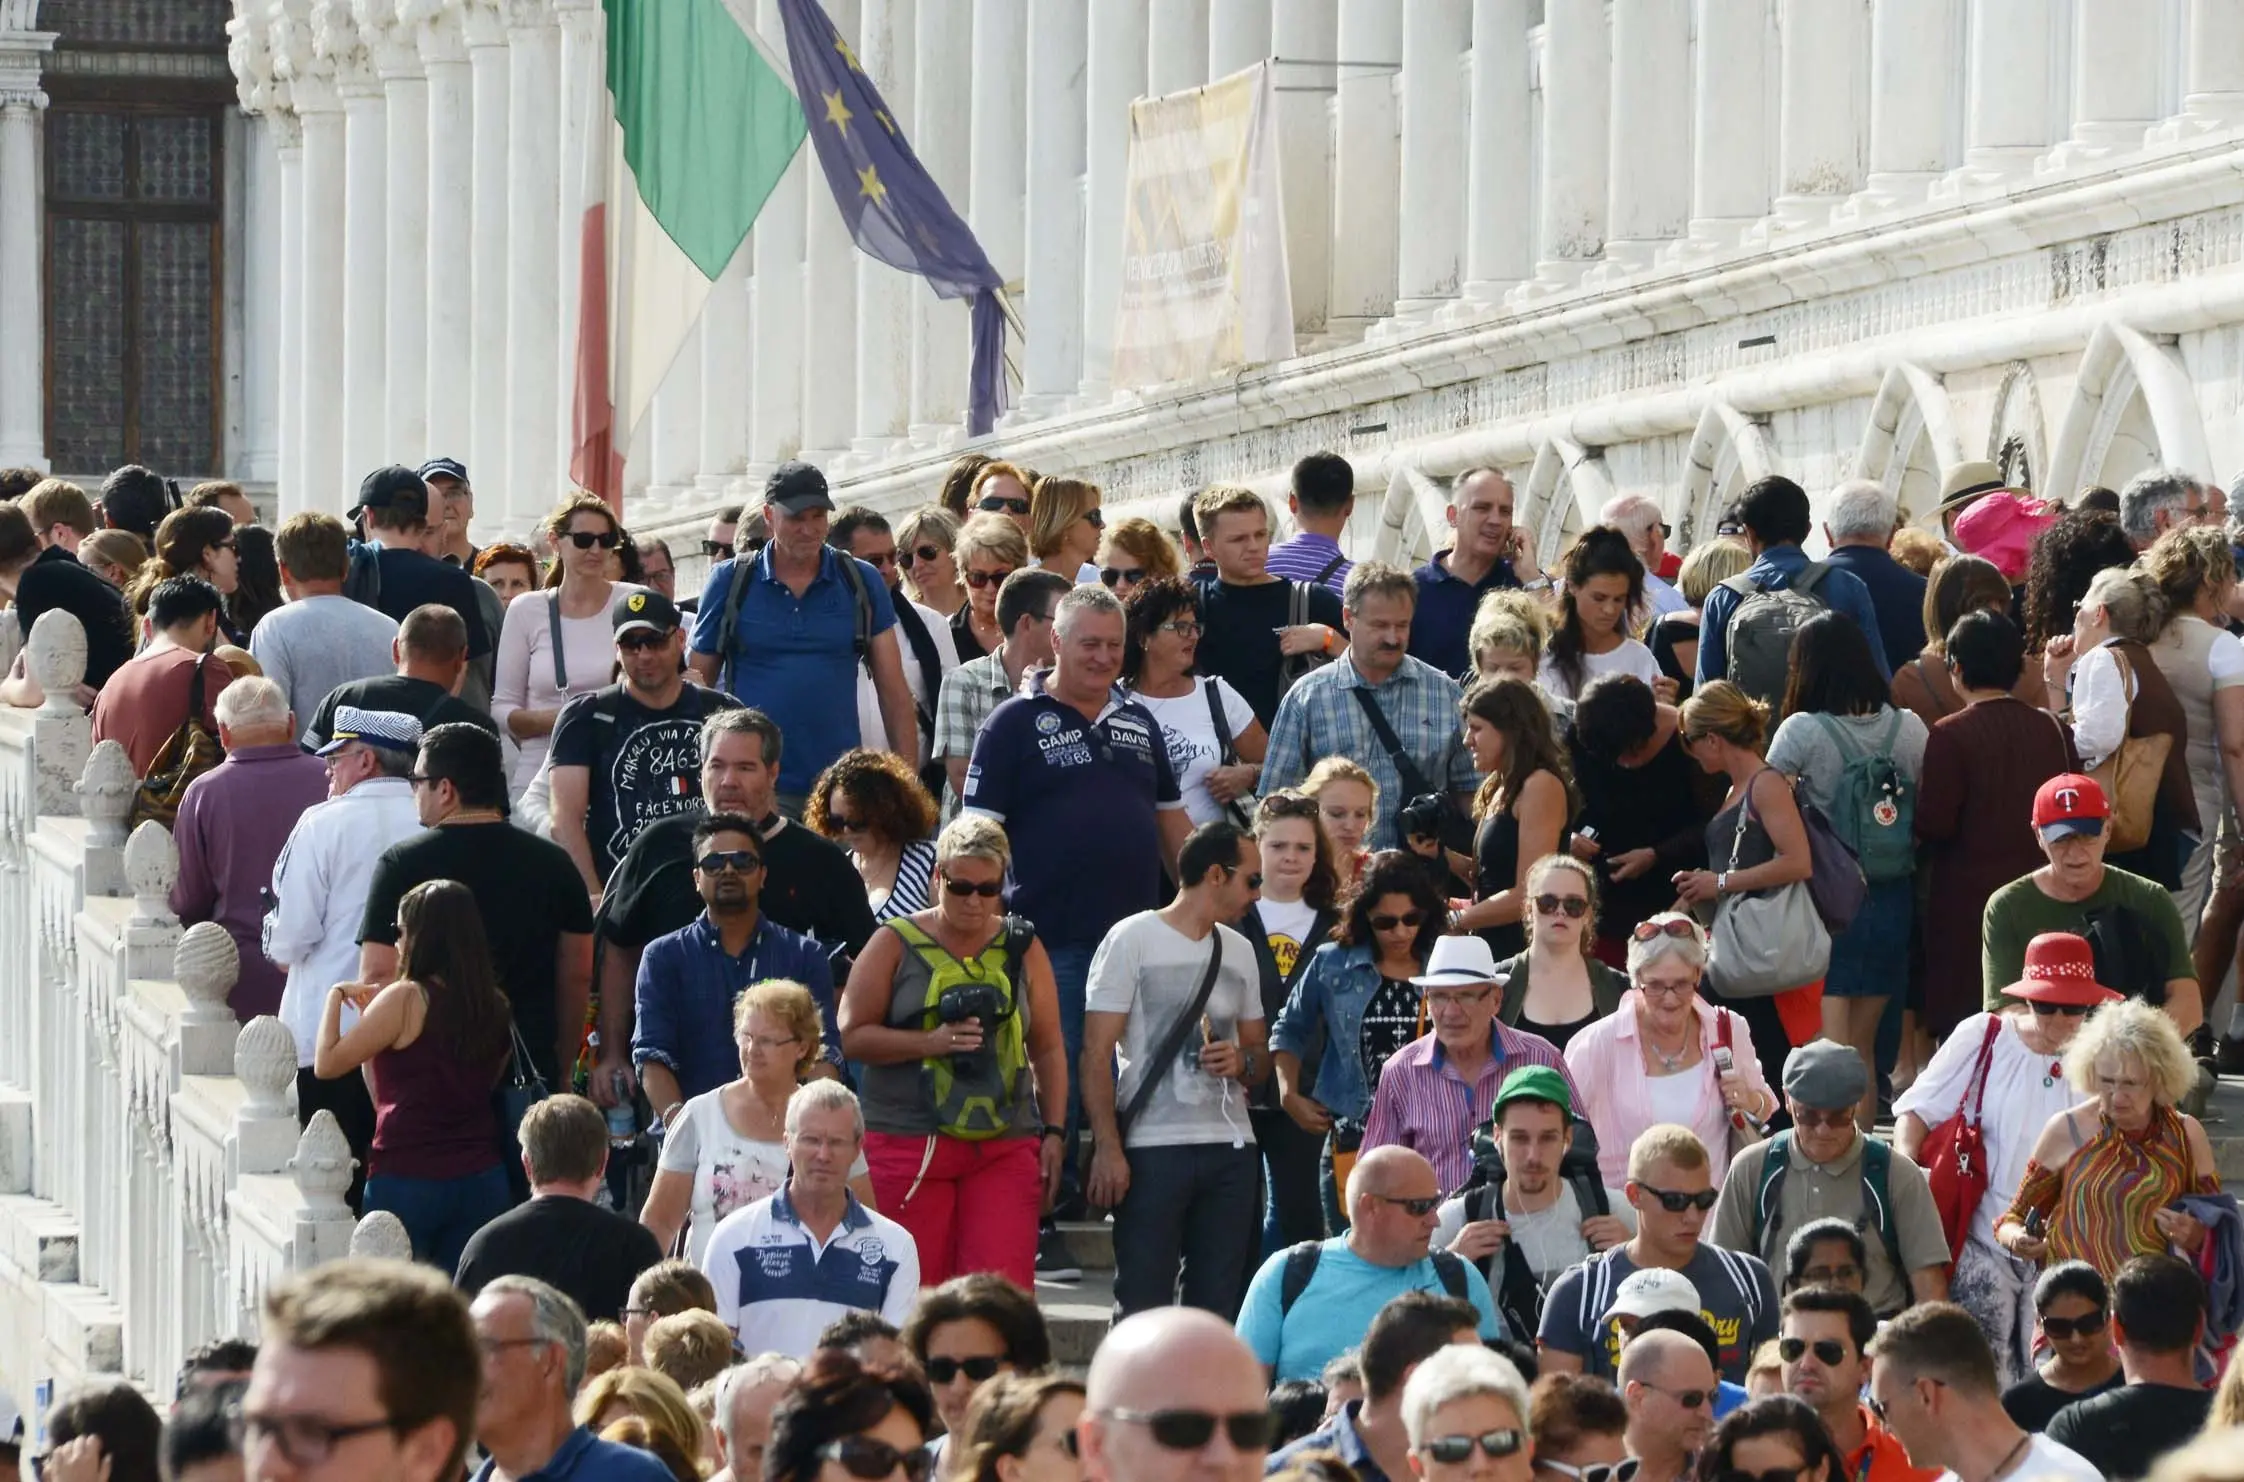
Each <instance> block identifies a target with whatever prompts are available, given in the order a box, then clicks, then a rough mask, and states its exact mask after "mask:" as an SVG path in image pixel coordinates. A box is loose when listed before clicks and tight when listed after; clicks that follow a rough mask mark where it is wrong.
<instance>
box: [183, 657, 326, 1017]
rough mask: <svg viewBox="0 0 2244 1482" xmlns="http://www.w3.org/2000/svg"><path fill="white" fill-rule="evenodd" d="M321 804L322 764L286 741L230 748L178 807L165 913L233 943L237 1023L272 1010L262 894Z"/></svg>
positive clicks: (275, 1006)
mask: <svg viewBox="0 0 2244 1482" xmlns="http://www.w3.org/2000/svg"><path fill="white" fill-rule="evenodd" d="M224 667H225V666H223V665H220V666H219V668H220V670H221V671H223V669H224ZM326 797H327V764H326V763H324V762H322V761H321V760H320V759H319V758H318V757H316V756H307V755H306V754H305V753H304V751H303V750H302V749H301V748H300V747H298V746H297V745H296V743H295V742H293V741H287V742H283V743H281V744H280V745H278V746H244V747H240V748H238V749H237V750H236V751H235V752H234V754H233V755H232V756H229V757H228V758H227V759H226V760H225V761H223V762H220V763H219V764H218V765H217V766H215V767H213V768H211V769H210V770H209V771H208V772H206V773H204V774H203V775H202V776H200V777H198V778H196V779H195V780H194V781H193V782H191V783H189V784H188V786H187V795H186V796H185V797H184V798H182V799H181V800H180V804H179V820H178V822H177V823H176V824H175V825H174V826H173V828H172V837H173V838H174V839H175V840H176V841H177V842H178V844H179V883H178V884H176V885H174V886H172V888H171V908H172V910H173V911H175V912H176V913H178V916H179V919H180V921H181V922H182V923H183V924H185V925H188V926H193V925H194V924H195V923H196V922H198V921H215V922H217V923H218V924H219V925H220V926H223V927H225V928H226V934H227V935H228V936H230V937H232V938H233V939H234V946H235V947H236V948H238V949H239V950H240V952H241V958H242V974H241V978H240V980H239V981H237V982H236V983H235V985H234V991H233V993H232V994H231V995H230V996H229V997H228V1000H227V1001H228V1002H229V1003H230V1004H231V1005H232V1006H233V1010H234V1015H235V1017H236V1018H238V1019H240V1020H241V1021H242V1022H243V1023H245V1024H246V1023H248V1022H249V1021H250V1020H251V1019H254V1018H256V1017H257V1016H258V1015H259V1014H277V1013H279V1012H280V1001H281V989H282V987H283V986H284V985H285V984H286V983H287V982H288V975H287V973H285V972H283V971H282V970H281V969H280V968H277V967H275V966H274V965H273V964H272V963H270V962H267V961H266V960H265V953H264V950H263V940H264V923H265V902H264V892H265V890H266V889H267V888H268V887H269V886H271V884H272V883H273V866H274V864H275V863H277V862H278V861H279V859H280V854H281V846H282V845H284V844H286V843H287V842H288V835H289V833H290V831H291V830H293V829H294V828H295V827H296V820H297V818H298V816H299V815H301V814H302V813H303V811H304V810H305V809H306V808H309V807H311V806H312V804H314V803H317V802H322V801H324V800H325V799H326Z"/></svg>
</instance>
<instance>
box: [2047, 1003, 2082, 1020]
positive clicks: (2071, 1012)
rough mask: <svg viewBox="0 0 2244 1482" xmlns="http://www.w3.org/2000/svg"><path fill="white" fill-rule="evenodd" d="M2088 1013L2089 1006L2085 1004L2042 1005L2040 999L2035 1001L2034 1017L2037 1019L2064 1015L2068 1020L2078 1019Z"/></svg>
mask: <svg viewBox="0 0 2244 1482" xmlns="http://www.w3.org/2000/svg"><path fill="white" fill-rule="evenodd" d="M2087 1012H2088V1005H2087V1004H2084V1003H2042V1002H2040V1001H2039V1000H2038V999H2037V1000H2035V1001H2034V1017H2035V1018H2037V1019H2046V1018H2048V1017H2049V1016H2050V1015H2052V1014H2063V1015H2064V1016H2065V1017H2066V1018H2068V1019H2077V1018H2079V1017H2080V1016H2081V1015H2082V1014H2085V1013H2087Z"/></svg>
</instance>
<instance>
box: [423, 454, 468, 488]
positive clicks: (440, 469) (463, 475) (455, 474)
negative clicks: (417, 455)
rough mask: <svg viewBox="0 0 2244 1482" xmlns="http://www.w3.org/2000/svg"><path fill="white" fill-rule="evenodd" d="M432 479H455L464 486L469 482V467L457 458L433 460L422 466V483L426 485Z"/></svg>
mask: <svg viewBox="0 0 2244 1482" xmlns="http://www.w3.org/2000/svg"><path fill="white" fill-rule="evenodd" d="M430 479H455V480H457V481H459V482H460V483H463V484H464V483H466V482H467V481H468V466H467V465H466V464H465V463H462V462H461V461H460V460H459V459H457V458H431V459H430V460H429V461H428V462H426V463H424V464H422V465H421V482H422V483H424V484H425V483H427V482H428V481H429V480H430Z"/></svg>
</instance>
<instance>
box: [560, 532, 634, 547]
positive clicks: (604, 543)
mask: <svg viewBox="0 0 2244 1482" xmlns="http://www.w3.org/2000/svg"><path fill="white" fill-rule="evenodd" d="M561 538H562V539H563V540H566V541H567V542H568V543H569V544H571V545H573V546H575V547H576V548H577V549H578V550H580V551H589V550H591V549H592V548H593V547H594V546H598V547H600V549H602V550H604V551H612V550H614V549H615V548H616V546H617V544H618V543H619V542H620V541H621V540H622V538H623V537H621V536H619V535H617V534H616V533H615V532H614V531H613V530H570V531H565V532H564V533H563V534H562V536H561Z"/></svg>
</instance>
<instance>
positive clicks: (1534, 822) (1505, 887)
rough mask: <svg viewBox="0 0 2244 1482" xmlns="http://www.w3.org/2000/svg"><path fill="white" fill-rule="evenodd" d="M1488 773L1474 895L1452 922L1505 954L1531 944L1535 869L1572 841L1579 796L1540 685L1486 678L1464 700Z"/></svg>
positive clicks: (1469, 736) (1479, 817)
mask: <svg viewBox="0 0 2244 1482" xmlns="http://www.w3.org/2000/svg"><path fill="white" fill-rule="evenodd" d="M1459 709H1460V710H1462V711H1463V713H1464V717H1465V747H1466V749H1467V750H1468V751H1470V752H1472V754H1473V768H1474V770H1475V771H1477V772H1479V773H1480V774H1481V778H1482V781H1481V784H1480V790H1479V791H1478V792H1477V793H1475V794H1474V795H1473V822H1474V824H1475V826H1476V828H1477V832H1476V834H1475V836H1474V841H1473V866H1474V887H1473V888H1474V899H1473V903H1472V904H1471V905H1469V906H1467V907H1466V908H1465V909H1464V910H1463V911H1461V912H1459V913H1458V915H1457V919H1456V920H1455V921H1453V922H1451V923H1450V929H1451V930H1453V931H1475V932H1478V933H1480V935H1481V937H1482V939H1483V940H1485V941H1486V942H1487V943H1488V949H1489V951H1491V952H1493V953H1494V954H1495V955H1496V957H1497V959H1498V960H1499V961H1500V960H1502V959H1503V958H1506V957H1512V956H1516V955H1517V954H1519V953H1521V952H1524V951H1525V950H1527V927H1526V917H1527V870H1528V866H1530V865H1532V864H1533V863H1534V862H1535V861H1536V860H1538V859H1541V858H1542V857H1543V856H1544V855H1546V854H1555V853H1557V852H1558V851H1559V849H1561V848H1562V847H1564V844H1565V839H1566V829H1567V825H1568V824H1569V823H1571V822H1572V821H1573V817H1574V812H1575V808H1576V804H1577V802H1578V800H1577V799H1576V797H1575V795H1574V778H1573V769H1572V767H1570V766H1569V765H1568V763H1567V760H1566V753H1565V752H1564V751H1562V750H1561V749H1560V748H1559V744H1558V739H1557V737H1556V736H1554V735H1553V734H1552V732H1551V717H1550V712H1549V711H1547V710H1545V709H1544V708H1543V698H1542V696H1541V695H1540V694H1538V693H1537V692H1536V689H1535V687H1534V686H1533V685H1530V684H1524V683H1522V682H1521V681H1519V680H1517V679H1492V680H1483V681H1482V682H1480V683H1479V684H1476V685H1474V686H1473V687H1472V689H1471V690H1470V691H1468V692H1467V693H1466V695H1465V698H1464V701H1463V702H1462V704H1461V705H1460V706H1459Z"/></svg>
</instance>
